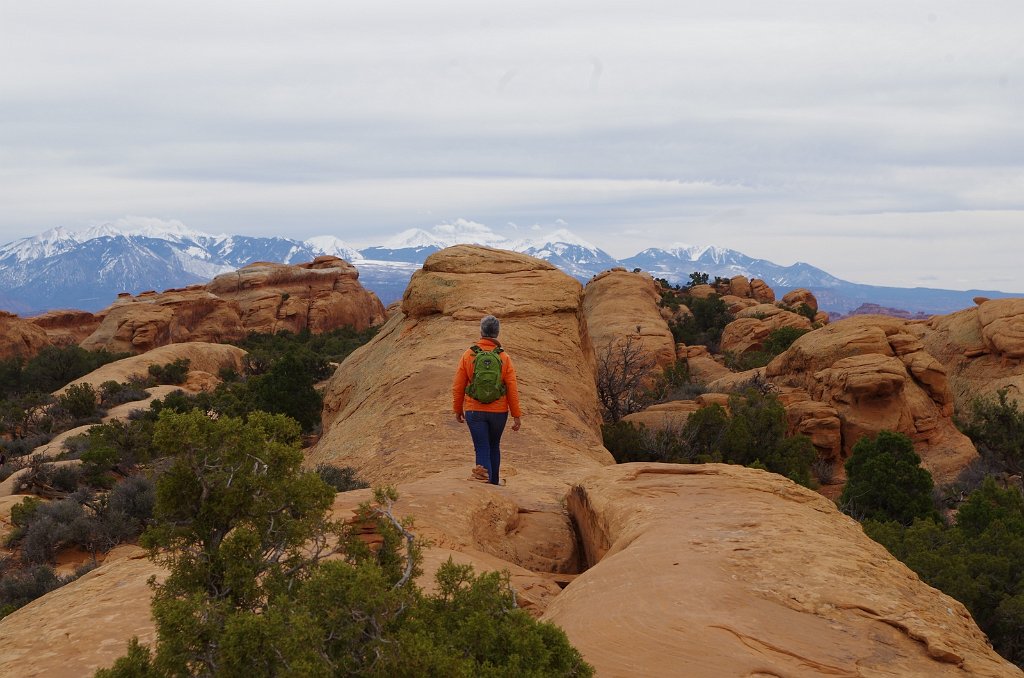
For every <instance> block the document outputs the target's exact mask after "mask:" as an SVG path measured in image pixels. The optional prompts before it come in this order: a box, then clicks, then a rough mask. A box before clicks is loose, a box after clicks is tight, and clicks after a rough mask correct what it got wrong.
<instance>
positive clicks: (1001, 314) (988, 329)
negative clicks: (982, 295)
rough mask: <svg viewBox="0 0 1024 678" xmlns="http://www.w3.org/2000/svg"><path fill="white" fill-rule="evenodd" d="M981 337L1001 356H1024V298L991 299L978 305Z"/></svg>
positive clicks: (986, 344)
mask: <svg viewBox="0 0 1024 678" xmlns="http://www.w3.org/2000/svg"><path fill="white" fill-rule="evenodd" d="M978 321H979V322H980V323H981V338H982V339H983V340H984V342H985V346H986V348H988V349H989V350H990V351H992V352H993V353H995V354H997V355H999V356H1000V357H1003V358H1007V359H1011V360H1020V359H1021V358H1024V299H990V300H987V301H984V302H982V303H981V304H980V305H979V306H978Z"/></svg>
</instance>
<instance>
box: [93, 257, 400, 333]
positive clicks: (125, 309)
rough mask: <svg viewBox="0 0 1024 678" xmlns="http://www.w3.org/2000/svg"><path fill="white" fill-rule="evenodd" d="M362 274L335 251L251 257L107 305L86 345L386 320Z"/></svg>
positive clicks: (318, 329) (313, 328)
mask: <svg viewBox="0 0 1024 678" xmlns="http://www.w3.org/2000/svg"><path fill="white" fill-rule="evenodd" d="M358 278H359V272H358V271H357V270H356V268H355V267H354V266H352V265H351V264H349V263H348V262H346V261H343V260H342V259H338V258H337V257H329V256H324V257H317V258H316V259H315V260H313V261H312V262H309V263H306V264H299V265H297V266H290V265H286V264H272V263H255V264H250V265H248V266H246V267H245V268H242V269H239V270H238V271H235V272H234V273H225V274H223V275H220V276H217V277H216V278H214V279H213V280H212V281H211V282H210V283H209V284H208V285H205V286H200V285H197V286H194V287H190V288H187V289H182V290H168V291H167V292H163V293H161V294H157V293H155V292H144V293H142V294H140V295H138V296H136V297H131V296H125V297H123V298H121V299H119V300H118V301H117V302H116V303H115V304H114V305H113V306H111V307H110V308H108V309H107V310H105V311H104V312H103V313H102V315H103V316H104V317H103V320H102V322H101V323H100V325H99V327H98V328H97V329H96V330H95V331H94V332H93V333H92V334H91V335H90V336H89V337H87V338H86V339H85V340H84V341H82V347H83V348H87V349H99V348H106V349H108V350H112V351H134V352H142V351H148V350H150V349H152V348H155V347H157V346H163V345H166V344H171V343H180V342H187V341H208V342H218V341H234V340H237V339H241V338H243V337H244V336H246V335H247V334H250V333H253V332H259V333H274V332H279V331H282V330H287V331H289V332H300V331H302V330H305V329H308V330H310V331H311V332H313V333H319V332H326V331H328V330H332V329H335V328H337V327H342V326H344V325H352V326H354V327H355V328H356V329H365V328H367V327H369V326H371V325H376V324H378V323H380V322H382V321H383V320H384V307H383V305H382V304H381V303H380V300H379V299H378V298H377V296H376V295H375V294H373V293H372V292H369V291H367V290H365V289H364V288H363V286H362V285H360V284H359V280H358Z"/></svg>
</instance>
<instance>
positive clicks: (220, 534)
mask: <svg viewBox="0 0 1024 678" xmlns="http://www.w3.org/2000/svg"><path fill="white" fill-rule="evenodd" d="M298 437H299V428H298V426H297V425H296V424H295V423H294V421H291V420H289V419H288V418H287V417H284V416H281V415H268V414H265V413H253V414H252V415H251V416H250V418H249V421H248V422H243V421H242V420H240V419H235V418H229V417H220V418H218V419H216V420H214V419H210V418H208V417H205V416H203V415H202V414H201V413H199V412H191V413H188V414H177V413H174V412H171V411H165V412H162V413H161V414H160V420H159V423H158V424H157V428H156V433H155V436H154V440H155V444H156V446H157V448H158V449H160V450H161V451H167V452H170V451H171V449H173V450H179V451H180V452H179V454H178V455H177V456H176V457H175V459H174V462H173V464H172V465H171V467H170V468H169V469H168V470H167V471H166V472H165V473H164V474H163V475H162V476H161V477H160V479H159V480H158V483H157V501H156V509H155V520H156V524H155V525H154V526H153V527H151V528H150V529H149V530H147V532H146V534H145V535H144V538H143V543H144V544H145V545H146V546H147V547H148V548H149V549H150V556H151V557H152V558H153V559H155V560H157V561H158V562H160V563H161V564H163V565H164V566H165V567H166V568H167V569H168V576H167V578H166V579H165V580H164V581H163V582H162V583H160V584H156V585H155V586H154V596H153V617H154V619H155V620H156V627H157V639H156V642H155V644H154V647H153V649H152V651H151V650H149V649H147V648H143V647H141V646H140V645H139V644H138V643H137V642H136V641H133V642H132V643H131V644H129V648H128V654H127V655H126V656H124V657H122V658H121V659H119V660H117V662H115V664H114V666H113V667H112V668H111V669H105V670H101V671H99V672H98V673H97V674H96V675H97V676H100V677H103V678H112V677H114V676H172V675H174V676H182V675H185V676H188V675H209V674H212V673H217V674H218V675H253V676H261V675H285V674H288V675H303V676H307V675H308V676H331V675H347V676H389V675H396V676H404V675H408V676H414V675H439V676H440V675H446V676H447V675H465V676H469V675H490V676H519V675H537V676H540V675H543V676H589V675H591V674H592V670H591V669H590V667H589V666H587V665H586V664H585V663H584V662H583V660H582V658H581V657H580V655H579V653H578V652H576V651H575V650H574V649H572V647H571V646H570V645H569V643H568V641H567V639H566V637H565V634H564V633H563V632H561V631H560V630H559V629H557V628H556V627H554V626H552V625H549V624H543V623H539V622H537V621H535V620H533V619H532V618H531V617H530V616H529V615H528V614H526V613H525V612H524V611H522V610H519V609H517V608H516V607H515V597H514V594H513V593H512V592H511V590H510V588H509V584H508V577H507V575H499V574H483V575H479V576H477V575H475V574H474V573H473V572H472V569H471V568H467V567H465V566H459V565H455V564H454V563H452V562H450V561H449V562H448V563H446V564H444V565H442V566H441V567H440V568H439V570H438V574H437V577H436V580H437V587H438V591H437V593H436V594H433V595H425V594H423V592H422V591H420V590H419V588H418V587H417V586H416V584H415V575H416V574H417V573H418V572H419V566H418V563H419V546H418V544H417V542H416V540H415V537H414V536H413V535H412V534H411V533H410V532H408V528H407V525H406V524H404V523H402V522H400V521H398V520H397V518H395V516H394V515H393V514H392V513H391V512H390V507H391V506H392V504H393V502H394V500H395V499H396V498H397V497H396V495H395V493H394V492H393V491H390V490H378V491H377V492H375V500H376V504H375V505H370V504H365V505H363V506H362V507H360V510H359V516H358V518H359V521H360V522H361V523H364V524H365V523H366V522H371V523H373V524H374V525H375V528H376V530H377V532H378V533H379V534H380V535H381V539H382V540H381V544H380V546H379V548H377V549H376V550H371V549H370V548H368V547H367V546H366V545H365V544H364V543H363V542H362V541H360V540H358V539H356V538H355V537H354V534H353V533H352V531H351V529H350V528H347V527H346V526H344V525H343V524H342V523H338V522H332V521H330V520H328V519H327V517H326V511H327V509H328V507H329V506H330V504H331V502H332V500H333V497H334V492H333V491H332V489H331V488H329V487H328V486H327V485H325V484H324V483H323V481H322V480H320V478H319V477H318V476H317V474H315V473H308V472H302V470H301V463H302V452H301V450H300V449H299V447H298ZM253 459H258V460H260V463H255V464H254V463H251V462H252V460H253ZM225 468H231V469H233V473H231V474H226V473H223V472H222V470H223V469H225ZM335 540H337V541H338V544H339V549H340V550H341V551H342V555H343V556H344V557H343V558H342V559H336V560H330V561H328V560H325V559H324V558H325V557H326V556H328V555H331V554H333V553H334V549H331V548H329V547H328V544H330V543H333V542H334V541H335Z"/></svg>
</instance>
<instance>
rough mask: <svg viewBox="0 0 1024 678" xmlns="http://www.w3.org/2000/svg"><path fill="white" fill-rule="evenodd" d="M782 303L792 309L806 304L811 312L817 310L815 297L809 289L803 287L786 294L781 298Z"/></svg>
mask: <svg viewBox="0 0 1024 678" xmlns="http://www.w3.org/2000/svg"><path fill="white" fill-rule="evenodd" d="M782 303H783V304H785V305H786V306H790V307H792V308H799V307H800V305H801V304H806V305H807V306H809V307H810V308H811V310H814V311H817V310H818V299H817V297H815V296H814V293H813V292H811V291H810V290H809V289H806V288H803V287H801V288H799V289H795V290H790V291H789V292H786V294H785V295H784V296H783V297H782Z"/></svg>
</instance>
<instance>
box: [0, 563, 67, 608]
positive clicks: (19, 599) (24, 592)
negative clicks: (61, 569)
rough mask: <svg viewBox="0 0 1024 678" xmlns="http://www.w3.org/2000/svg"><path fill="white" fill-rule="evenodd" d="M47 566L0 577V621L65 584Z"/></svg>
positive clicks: (29, 568)
mask: <svg viewBox="0 0 1024 678" xmlns="http://www.w3.org/2000/svg"><path fill="white" fill-rule="evenodd" d="M67 581H68V580H67V579H65V578H64V577H60V576H58V575H57V573H56V572H54V571H53V568H52V567H50V566H49V565H32V566H30V567H25V568H18V569H15V570H12V571H8V572H5V573H4V574H3V575H2V576H0V619H2V618H3V617H6V616H7V615H8V614H10V613H11V612H14V611H15V610H17V609H18V608H19V607H24V606H25V605H28V604H29V603H31V602H32V601H33V600H35V599H36V598H40V597H42V596H44V595H46V594H47V593H49V592H50V591H53V590H55V589H58V588H60V587H61V586H63V585H64V584H66V583H67Z"/></svg>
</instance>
